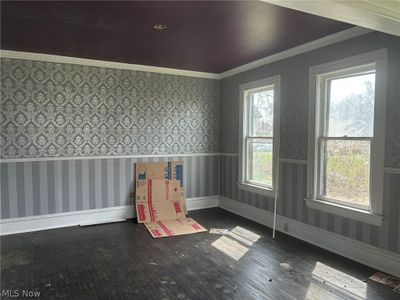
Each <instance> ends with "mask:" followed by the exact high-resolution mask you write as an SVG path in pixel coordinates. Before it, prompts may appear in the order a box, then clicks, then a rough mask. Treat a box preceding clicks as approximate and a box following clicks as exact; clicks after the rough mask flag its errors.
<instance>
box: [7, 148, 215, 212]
mask: <svg viewBox="0 0 400 300" xmlns="http://www.w3.org/2000/svg"><path fill="white" fill-rule="evenodd" d="M172 160H182V161H183V162H184V187H185V192H186V197H187V198H197V197H206V196H214V195H218V194H219V155H218V154H215V155H213V154H211V155H208V154H204V155H202V154H200V155H193V156H179V155H177V156H174V157H171V156H168V157H153V158H151V157H150V158H118V157H114V158H109V159H98V158H93V159H73V160H56V161H51V160H48V161H32V162H9V163H7V162H2V163H1V164H0V172H1V177H0V183H1V219H8V218H17V217H18V218H20V217H29V216H38V215H48V214H55V213H63V212H64V213H65V212H74V211H82V210H88V209H99V208H109V207H117V206H124V205H133V197H132V194H131V193H132V192H133V190H134V165H135V163H136V162H142V161H149V162H157V161H172Z"/></svg>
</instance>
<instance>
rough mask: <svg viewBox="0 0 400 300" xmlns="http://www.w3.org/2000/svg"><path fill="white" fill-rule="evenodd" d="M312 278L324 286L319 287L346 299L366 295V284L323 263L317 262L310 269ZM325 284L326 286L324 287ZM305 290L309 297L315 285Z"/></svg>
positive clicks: (361, 297) (359, 297)
mask: <svg viewBox="0 0 400 300" xmlns="http://www.w3.org/2000/svg"><path fill="white" fill-rule="evenodd" d="M312 278H313V279H315V280H317V281H318V282H320V283H321V282H322V283H323V284H324V287H319V288H320V289H329V290H332V292H333V293H334V294H336V295H342V296H344V297H346V298H347V299H365V298H366V295H367V284H366V283H365V282H363V281H362V280H359V279H357V278H355V277H353V276H350V275H347V274H346V273H344V272H341V271H338V270H336V269H334V268H332V267H329V266H327V265H325V264H323V263H320V262H317V263H316V265H315V267H314V270H313V271H312ZM325 285H326V288H325ZM313 287H314V288H311V285H310V288H309V290H308V291H307V295H309V296H310V297H311V296H312V294H313V293H315V292H316V291H315V289H316V285H315V284H314V285H313Z"/></svg>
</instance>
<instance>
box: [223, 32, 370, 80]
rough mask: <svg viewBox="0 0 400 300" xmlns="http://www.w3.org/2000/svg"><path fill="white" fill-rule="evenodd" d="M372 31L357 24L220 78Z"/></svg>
mask: <svg viewBox="0 0 400 300" xmlns="http://www.w3.org/2000/svg"><path fill="white" fill-rule="evenodd" d="M370 32H372V30H370V29H366V28H362V27H357V26H355V27H352V28H349V29H346V30H343V31H340V32H337V33H334V34H331V35H328V36H325V37H323V38H320V39H317V40H314V41H311V42H308V43H305V44H302V45H299V46H296V47H294V48H290V49H288V50H284V51H282V52H278V53H275V54H273V55H270V56H267V57H264V58H261V59H258V60H255V61H252V62H250V63H247V64H244V65H241V66H239V67H236V68H233V69H230V70H228V71H225V72H222V73H220V74H219V75H220V79H222V78H226V77H230V76H233V75H236V74H239V73H242V72H245V71H249V70H252V69H255V68H258V67H261V66H264V65H267V64H270V63H273V62H276V61H279V60H282V59H286V58H289V57H292V56H296V55H299V54H302V53H305V52H308V51H312V50H315V49H318V48H322V47H325V46H328V45H332V44H335V43H339V42H341V41H345V40H348V39H351V38H354V37H358V36H360V35H364V34H367V33H370Z"/></svg>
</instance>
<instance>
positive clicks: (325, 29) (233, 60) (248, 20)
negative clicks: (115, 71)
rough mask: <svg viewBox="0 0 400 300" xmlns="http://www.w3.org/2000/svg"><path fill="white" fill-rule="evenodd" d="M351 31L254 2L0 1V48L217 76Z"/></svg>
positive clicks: (315, 18)
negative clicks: (161, 28)
mask: <svg viewBox="0 0 400 300" xmlns="http://www.w3.org/2000/svg"><path fill="white" fill-rule="evenodd" d="M158 23H160V24H165V25H167V29H166V30H165V31H163V32H157V31H156V30H154V29H153V25H154V24H158ZM349 27H351V25H349V24H345V23H340V22H337V21H333V20H329V19H325V18H322V17H317V16H313V15H309V14H305V13H302V12H298V11H294V10H289V9H286V8H282V7H278V6H274V5H271V4H267V3H264V2H258V1H197V2H189V1H184V2H182V1H147V2H145V1H134V2H127V1H125V2H116V1H112V2H111V1H110V2H104V1H103V2H82V1H81V2H73V1H70V2H68V1H66V2H63V1H58V2H54V1H53V2H38V1H30V2H17V1H12V2H4V1H2V3H1V48H2V49H7V50H17V51H28V52H38V53H46V54H57V55H65V56H73V57H81V58H91V59H99V60H106V61H116V62H125V63H134V64H143V65H152V66H162V67H169V68H177V69H187V70H196V71H204V72H215V73H219V72H222V71H226V70H228V69H231V68H234V67H236V66H239V65H242V64H245V63H248V62H251V61H253V60H256V59H259V58H262V57H265V56H268V55H271V54H274V53H277V52H280V51H282V50H286V49H289V48H292V47H294V46H297V45H300V44H303V43H305V42H309V41H312V40H314V39H318V38H321V37H323V36H326V35H329V34H333V33H335V32H338V31H341V30H344V29H347V28H349Z"/></svg>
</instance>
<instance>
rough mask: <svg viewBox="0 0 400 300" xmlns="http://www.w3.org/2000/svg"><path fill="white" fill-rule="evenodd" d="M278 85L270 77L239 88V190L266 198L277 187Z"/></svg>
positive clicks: (276, 81)
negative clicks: (248, 191)
mask: <svg viewBox="0 0 400 300" xmlns="http://www.w3.org/2000/svg"><path fill="white" fill-rule="evenodd" d="M279 83H280V80H279V76H274V77H270V78H266V79H263V80H260V81H256V82H251V83H247V84H243V85H241V86H240V96H241V97H240V99H241V100H240V101H241V103H240V117H241V120H240V124H241V128H240V129H241V130H240V158H239V159H240V166H239V187H240V188H243V189H246V190H250V191H253V192H256V193H261V194H266V195H269V193H273V191H274V190H275V187H276V185H277V183H276V178H275V177H276V167H277V160H278V140H279V139H278V138H277V137H279V130H278V129H279V128H278V127H279V122H278V113H279V94H280V91H279ZM270 196H272V194H271V195H270Z"/></svg>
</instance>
